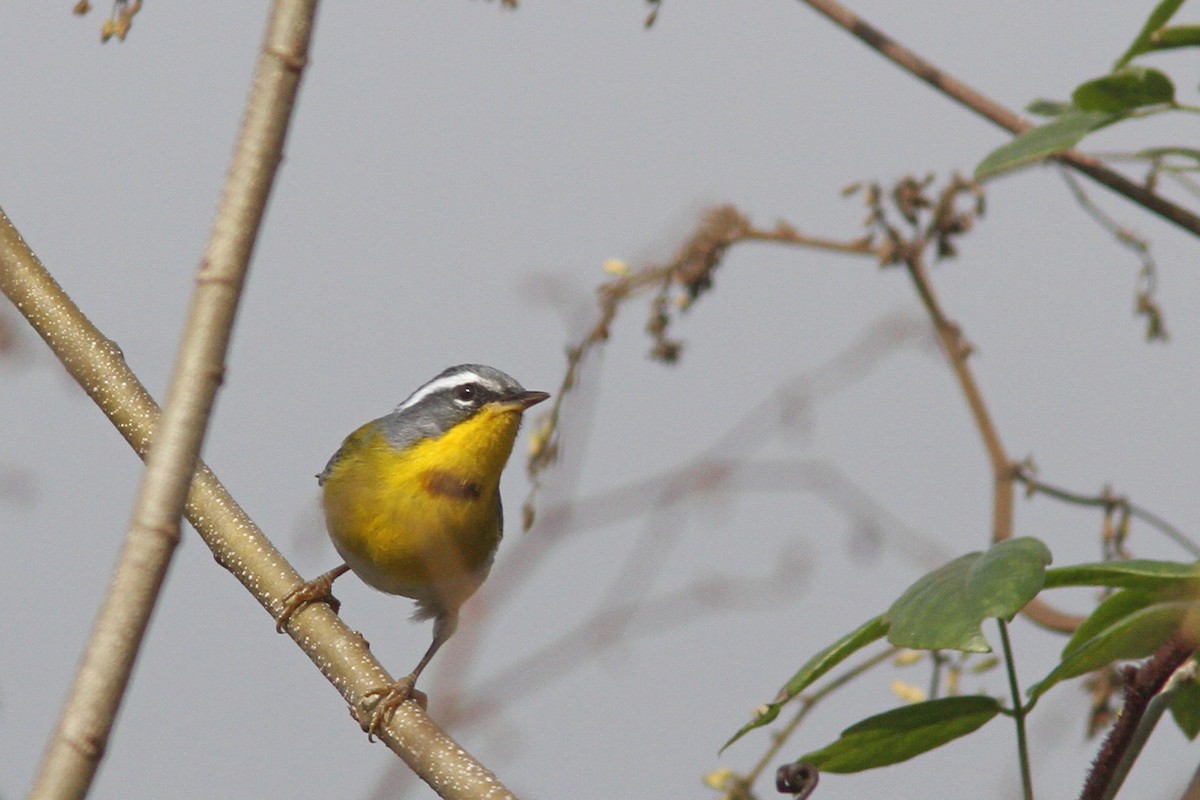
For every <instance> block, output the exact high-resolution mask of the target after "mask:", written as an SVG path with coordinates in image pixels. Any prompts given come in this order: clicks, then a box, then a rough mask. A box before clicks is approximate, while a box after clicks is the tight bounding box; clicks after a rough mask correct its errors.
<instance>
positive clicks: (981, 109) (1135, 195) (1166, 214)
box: [802, 0, 1200, 236]
mask: <svg viewBox="0 0 1200 800" xmlns="http://www.w3.org/2000/svg"><path fill="white" fill-rule="evenodd" d="M802 2H804V3H806V4H807V5H808V6H809V7H811V8H812V9H814V10H815V11H817V12H819V13H821V14H822V15H824V16H825V17H826V18H827V19H829V20H831V21H832V22H833V23H834V24H836V25H838V26H839V27H841V28H843V29H844V30H846V31H847V32H849V33H851V34H853V35H854V36H856V37H858V39H859V40H861V41H862V42H863V43H865V44H866V45H867V46H868V47H870V48H872V49H874V50H875V51H877V52H878V53H879V54H880V55H882V56H883V57H884V58H887V59H888V60H889V61H891V62H892V63H894V64H895V65H896V66H898V67H900V68H901V69H903V70H904V71H906V72H908V73H909V74H911V75H913V76H914V77H916V78H919V79H920V80H922V81H924V82H925V83H927V84H929V85H930V86H932V87H933V88H935V89H937V90H938V91H939V92H942V93H943V94H945V95H946V96H947V97H949V98H950V99H952V100H954V101H956V102H958V103H960V104H961V105H963V106H966V107H967V108H968V109H970V110H971V111H974V112H975V113H977V114H979V115H980V116H982V117H984V118H986V119H989V120H991V121H992V122H994V123H996V124H997V125H999V126H1000V127H1001V128H1004V129H1005V130H1007V131H1009V132H1011V133H1014V134H1019V133H1023V132H1025V131H1027V130H1029V129H1030V128H1031V127H1032V125H1031V124H1030V122H1029V121H1028V120H1026V119H1024V118H1022V117H1021V116H1019V115H1018V114H1015V113H1013V112H1012V111H1010V110H1008V109H1007V108H1005V107H1004V106H1002V105H1001V104H999V103H997V102H996V101H995V100H992V99H991V98H989V97H987V96H986V95H984V94H982V93H980V92H978V91H976V90H974V89H972V88H971V87H969V86H967V85H966V84H965V83H963V82H962V81H960V80H958V79H957V78H955V77H954V76H953V75H950V74H948V73H945V72H943V71H942V70H940V69H938V68H937V67H935V66H934V65H933V64H930V63H929V62H928V61H926V60H924V59H923V58H921V57H920V56H918V55H917V54H916V53H914V52H913V51H911V50H909V49H908V48H906V47H904V46H903V45H902V44H900V43H899V42H897V41H896V40H895V39H892V38H891V37H890V36H888V35H887V34H885V33H884V32H883V31H881V30H879V29H878V28H876V27H874V26H873V25H871V24H870V23H868V22H865V21H864V20H863V19H862V18H860V17H859V16H857V15H856V14H854V13H852V12H851V11H849V10H848V9H846V8H845V7H843V6H842V5H841V4H839V3H837V2H836V0H802ZM1054 160H1056V161H1058V162H1059V163H1062V164H1065V165H1067V166H1069V167H1071V168H1072V169H1074V170H1076V171H1077V172H1081V173H1083V174H1084V175H1087V176H1088V177H1089V178H1091V179H1092V180H1094V181H1096V182H1098V183H1101V184H1103V185H1104V186H1107V187H1108V188H1109V189H1112V190H1113V191H1114V192H1117V193H1118V194H1122V195H1124V196H1125V197H1127V198H1129V199H1130V200H1132V201H1133V202H1135V203H1137V204H1138V205H1140V206H1142V207H1143V208H1145V209H1146V210H1148V211H1151V212H1153V213H1155V214H1157V215H1159V216H1160V217H1162V218H1163V219H1165V220H1167V221H1169V222H1172V223H1174V224H1175V225H1178V226H1179V227H1181V228H1183V229H1184V230H1186V231H1188V232H1189V233H1191V234H1192V235H1193V236H1200V216H1197V215H1196V214H1194V213H1192V212H1191V211H1188V210H1187V209H1185V208H1182V207H1181V206H1178V205H1176V204H1175V203H1172V202H1171V201H1170V200H1167V199H1166V198H1165V197H1162V196H1161V195H1158V194H1155V193H1154V192H1152V191H1150V190H1149V189H1147V188H1145V187H1144V186H1142V185H1140V184H1138V183H1134V182H1133V181H1131V180H1129V179H1128V178H1126V177H1125V176H1124V175H1122V174H1121V173H1119V172H1115V171H1114V170H1111V169H1109V168H1108V167H1106V166H1104V165H1103V164H1102V163H1100V161H1098V160H1097V159H1095V158H1092V157H1090V156H1085V155H1083V154H1082V153H1079V152H1077V151H1075V150H1068V151H1067V152H1065V153H1061V154H1059V155H1057V156H1054Z"/></svg>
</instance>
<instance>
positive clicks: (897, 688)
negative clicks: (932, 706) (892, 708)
mask: <svg viewBox="0 0 1200 800" xmlns="http://www.w3.org/2000/svg"><path fill="white" fill-rule="evenodd" d="M888 688H889V689H891V690H892V694H894V695H896V697H899V698H900V699H901V700H903V701H904V702H906V703H920V702H922V701H923V700H924V699H925V691H924V690H923V689H919V688H917V687H916V686H913V685H912V684H911V683H905V682H904V681H899V680H896V681H892V682H891V684H890V685H889V686H888Z"/></svg>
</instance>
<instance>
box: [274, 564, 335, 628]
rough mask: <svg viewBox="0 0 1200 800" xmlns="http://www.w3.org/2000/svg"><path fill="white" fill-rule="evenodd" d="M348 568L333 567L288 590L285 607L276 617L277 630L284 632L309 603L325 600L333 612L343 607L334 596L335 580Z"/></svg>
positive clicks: (284, 600) (284, 599)
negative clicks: (293, 618)
mask: <svg viewBox="0 0 1200 800" xmlns="http://www.w3.org/2000/svg"><path fill="white" fill-rule="evenodd" d="M345 572H346V570H345V569H344V568H341V567H339V568H338V569H331V570H330V571H329V572H326V573H324V574H323V575H318V576H317V577H315V578H313V579H312V580H311V581H306V582H305V583H302V584H300V585H299V586H297V587H296V588H295V589H293V590H292V591H290V592H288V594H287V596H286V597H284V598H283V601H282V603H283V609H282V610H281V611H280V612H279V616H278V617H277V618H276V619H275V632H276V633H283V629H284V627H285V626H286V625H287V623H288V620H290V619H291V618H292V616H293V615H294V614H295V613H296V612H297V611H299V610H300V609H302V608H304V607H305V606H306V605H308V604H309V603H315V602H317V601H319V600H320V601H324V602H326V603H328V604H329V607H330V608H331V609H332V610H333V613H335V614H336V613H338V609H340V608H341V607H342V603H341V601H340V600H338V599H337V598H336V597H334V596H333V582H334V581H335V580H337V578H338V577H339V576H341V575H343V574H345Z"/></svg>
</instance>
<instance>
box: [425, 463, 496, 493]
mask: <svg viewBox="0 0 1200 800" xmlns="http://www.w3.org/2000/svg"><path fill="white" fill-rule="evenodd" d="M421 483H422V485H424V487H425V491H427V492H429V493H430V494H437V495H442V496H443V497H456V498H458V499H459V500H478V499H479V498H480V496H481V495H482V494H483V489H481V488H479V484H477V483H472V482H471V481H469V480H466V479H465V478H460V477H458V476H456V475H451V474H450V473H449V472H442V471H441V470H429V471H428V472H426V473H425V474H424V475H423V476H422V478H421Z"/></svg>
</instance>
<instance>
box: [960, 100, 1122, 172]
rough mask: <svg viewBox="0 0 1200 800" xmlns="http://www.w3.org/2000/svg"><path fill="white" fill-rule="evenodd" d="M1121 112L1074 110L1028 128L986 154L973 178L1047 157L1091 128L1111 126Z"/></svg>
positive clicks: (1074, 142) (1063, 148) (1058, 151)
mask: <svg viewBox="0 0 1200 800" xmlns="http://www.w3.org/2000/svg"><path fill="white" fill-rule="evenodd" d="M1124 116H1125V115H1124V114H1105V113H1102V112H1099V111H1079V110H1073V111H1068V112H1066V113H1064V114H1062V115H1061V116H1059V117H1056V118H1055V119H1053V120H1051V121H1050V122H1047V123H1045V124H1043V125H1038V126H1037V127H1035V128H1030V129H1029V130H1027V131H1025V132H1024V133H1022V134H1021V135H1019V136H1017V137H1016V138H1015V139H1013V140H1012V141H1011V142H1007V143H1006V144H1003V145H1001V146H1000V147H997V148H996V149H995V150H993V151H992V152H990V153H988V154H987V156H986V157H985V158H984V159H983V161H980V162H979V166H977V167H975V179H976V180H984V179H986V178H991V177H993V176H995V175H999V174H1000V173H1001V172H1006V171H1008V170H1011V169H1016V168H1017V167H1022V166H1025V165H1026V164H1031V163H1033V162H1035V161H1041V160H1042V159H1044V158H1046V157H1047V156H1052V155H1054V154H1055V153H1061V152H1063V151H1064V150H1070V149H1071V148H1072V147H1074V146H1075V145H1076V144H1078V143H1079V140H1080V139H1082V138H1083V137H1084V136H1087V135H1088V134H1089V133H1091V132H1092V131H1095V130H1098V129H1100V128H1103V127H1104V126H1105V125H1110V124H1112V123H1114V122H1116V121H1117V120H1119V119H1122V118H1123V117H1124Z"/></svg>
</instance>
